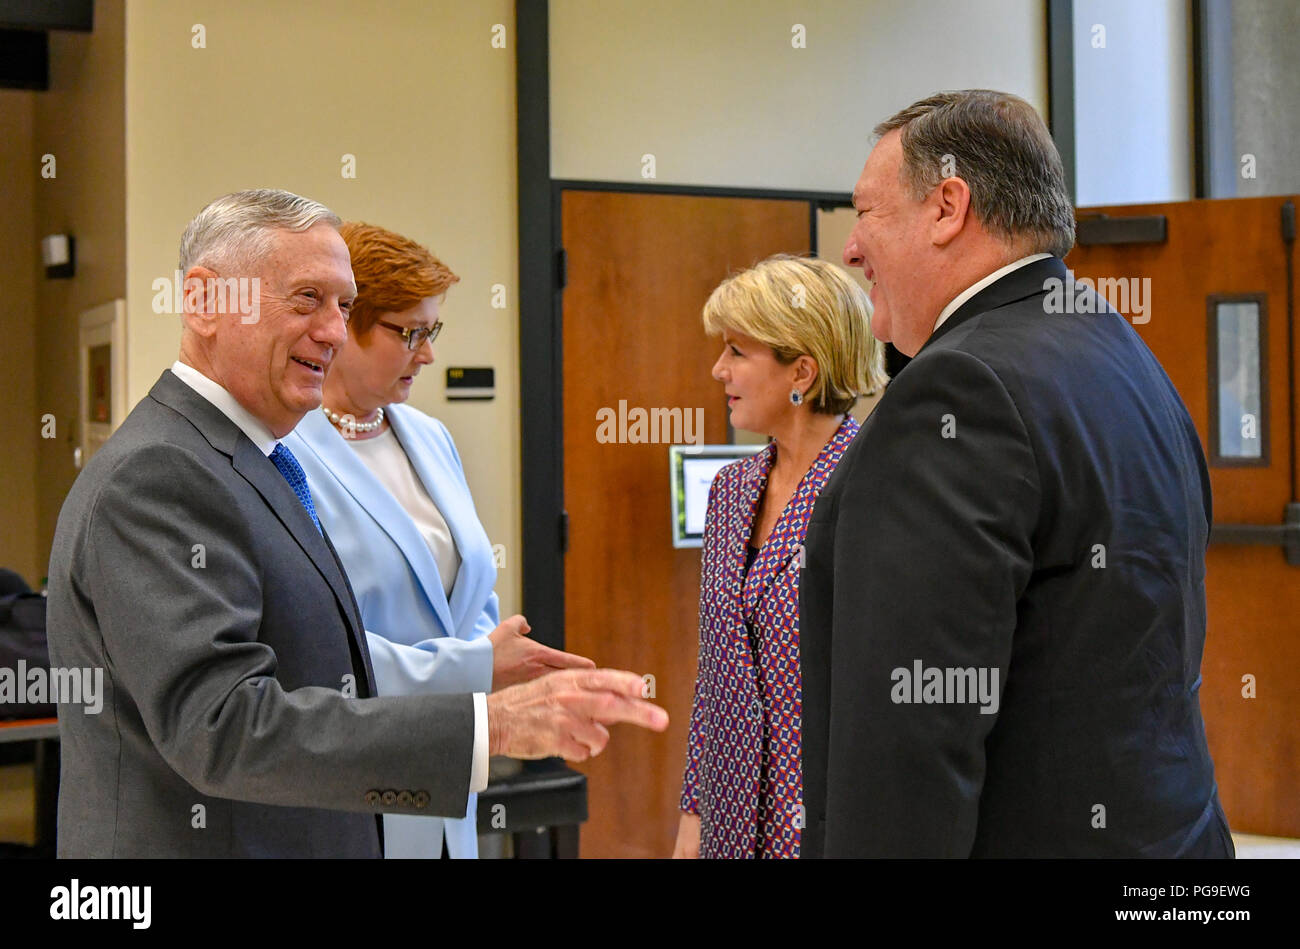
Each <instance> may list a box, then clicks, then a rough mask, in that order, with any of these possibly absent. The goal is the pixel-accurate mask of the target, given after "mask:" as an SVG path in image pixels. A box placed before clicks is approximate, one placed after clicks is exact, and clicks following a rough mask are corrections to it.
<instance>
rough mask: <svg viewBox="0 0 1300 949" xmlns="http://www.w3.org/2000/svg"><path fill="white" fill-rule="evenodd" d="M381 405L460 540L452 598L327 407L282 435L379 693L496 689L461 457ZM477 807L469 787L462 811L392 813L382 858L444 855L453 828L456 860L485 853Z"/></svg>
mask: <svg viewBox="0 0 1300 949" xmlns="http://www.w3.org/2000/svg"><path fill="white" fill-rule="evenodd" d="M385 412H386V413H387V415H388V419H389V421H390V423H391V424H392V426H393V433H394V434H395V435H396V436H397V440H398V441H399V442H401V444H402V447H403V448H404V449H405V450H406V455H407V457H408V458H410V460H411V463H412V465H414V467H415V472H416V474H417V475H419V478H420V481H421V482H422V483H423V485H424V487H425V490H427V491H428V492H429V495H430V497H432V498H433V503H434V504H436V505H437V507H438V510H439V511H440V512H441V514H442V516H443V518H444V519H445V520H446V521H447V526H448V527H449V528H450V530H451V534H452V538H453V539H454V540H455V542H456V549H457V551H458V552H459V554H460V558H461V563H460V571H459V573H457V574H456V580H455V583H454V585H453V586H452V589H451V601H450V602H448V600H447V597H446V596H445V595H443V592H442V578H441V577H440V576H439V574H438V567H437V564H436V563H435V562H434V559H433V554H432V553H431V552H430V551H429V547H428V545H427V544H426V543H425V541H424V538H423V537H422V536H421V534H420V532H419V530H418V529H417V528H416V526H415V522H414V521H412V520H411V517H410V515H408V514H407V513H406V511H405V509H404V508H402V506H401V505H400V504H399V503H398V502H397V499H396V498H394V497H393V495H392V494H391V493H390V492H389V491H388V489H387V488H385V487H384V486H383V485H382V484H381V483H380V482H379V480H378V479H377V478H375V476H374V475H373V474H371V472H370V469H369V468H367V467H366V465H365V463H364V462H362V461H361V459H360V458H358V457H357V455H356V453H355V452H354V451H353V449H352V447H351V446H350V445H349V444H348V443H347V442H346V441H345V440H344V439H343V436H342V435H341V434H340V433H339V431H338V429H336V428H335V427H334V426H333V425H331V424H330V421H329V419H327V418H326V417H325V415H324V413H322V412H319V411H316V412H308V413H307V416H306V418H304V419H303V420H302V421H301V422H299V423H298V427H297V428H296V429H294V430H293V432H291V433H290V434H289V435H288V436H286V437H285V438H284V439H283V442H284V444H285V445H286V446H287V447H288V448H289V450H290V451H291V452H293V454H294V456H295V457H296V458H297V459H298V461H299V463H300V464H301V465H302V467H303V470H304V471H305V472H306V473H307V483H308V484H309V485H310V487H311V494H312V499H313V500H314V501H315V503H316V513H317V514H318V515H319V516H320V520H321V523H322V524H323V525H324V527H325V530H326V531H328V532H329V536H330V540H331V541H332V542H333V544H334V547H335V548H336V549H337V550H338V554H339V558H340V559H341V560H342V561H343V568H344V570H345V571H346V572H347V575H348V581H349V582H350V583H351V584H352V590H353V592H354V593H355V594H356V598H357V605H358V606H359V607H360V609H361V620H362V623H363V625H364V626H365V628H366V640H367V642H368V644H369V646H370V657H371V661H372V663H373V665H374V669H375V683H376V686H377V688H378V692H379V694H380V695H410V694H414V693H431V692H433V693H443V694H445V693H458V692H490V691H491V689H492V643H491V642H490V641H489V640H488V638H487V634H488V633H490V632H492V630H493V629H495V628H496V626H497V624H498V623H499V622H500V620H499V619H498V616H497V610H498V607H497V595H496V593H494V592H493V590H492V587H493V586H494V585H495V583H496V578H497V571H496V566H495V563H494V560H493V556H492V545H491V544H490V543H489V542H488V537H487V534H486V533H484V531H483V525H482V524H480V523H479V520H478V515H477V514H475V512H474V502H473V499H472V498H471V497H470V493H469V485H467V484H466V483H465V472H464V469H463V468H462V466H461V462H460V455H459V454H457V452H456V446H455V444H454V443H453V442H452V440H451V435H450V434H449V433H448V432H447V428H446V426H444V425H443V424H442V423H441V422H439V421H438V420H437V419H434V418H430V417H429V416H428V415H425V414H424V413H423V412H420V411H419V410H417V409H413V408H411V407H409V406H406V405H391V406H388V407H387V408H386V409H385ZM477 806H478V800H477V795H474V794H471V795H470V796H469V803H468V808H467V809H466V812H465V817H464V818H458V819H447V820H444V819H443V818H439V817H412V816H407V815H397V814H387V815H385V816H384V851H385V854H386V856H388V857H437V856H439V855H441V853H442V839H443V833H444V831H445V833H446V838H447V852H448V853H449V854H451V856H452V857H457V858H471V859H472V858H475V857H477V856H478V836H477V831H476V808H477Z"/></svg>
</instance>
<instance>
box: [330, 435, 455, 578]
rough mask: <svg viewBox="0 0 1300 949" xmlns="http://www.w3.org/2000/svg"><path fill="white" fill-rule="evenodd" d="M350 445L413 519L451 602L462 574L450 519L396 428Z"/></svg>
mask: <svg viewBox="0 0 1300 949" xmlns="http://www.w3.org/2000/svg"><path fill="white" fill-rule="evenodd" d="M347 443H348V444H349V445H351V446H352V450H353V451H355V452H356V453H357V457H358V458H360V459H361V461H362V462H363V463H364V464H365V466H366V467H367V468H369V469H370V472H371V474H373V475H374V476H375V477H376V478H378V479H379V483H380V484H382V485H383V486H384V487H385V488H387V489H388V493H389V494H391V495H392V496H393V497H394V498H396V499H397V503H398V504H400V505H401V506H402V510H404V511H406V513H407V514H409V515H410V516H411V520H412V521H414V522H415V526H416V529H417V530H419V532H420V536H421V537H423V538H424V542H425V544H426V545H428V548H429V553H431V554H433V561H434V563H436V564H437V565H438V578H439V579H440V580H442V592H443V595H444V596H446V597H447V598H448V599H451V588H452V585H453V584H454V583H455V582H456V574H458V573H459V572H460V552H459V551H457V550H456V541H455V539H454V538H453V537H452V536H451V528H450V527H448V526H447V519H446V518H444V517H443V516H442V512H441V511H439V510H438V505H436V504H434V503H433V498H431V497H430V496H429V491H428V489H427V488H425V486H424V484H423V482H421V481H420V476H419V475H417V474H416V473H415V467H414V466H413V465H412V464H411V459H410V457H408V456H407V454H406V450H405V449H404V448H402V443H401V442H399V441H398V440H397V436H396V435H395V434H394V433H393V429H392V426H389V427H388V428H386V429H384V431H383V432H382V433H381V434H379V435H376V436H375V437H374V438H349V439H347Z"/></svg>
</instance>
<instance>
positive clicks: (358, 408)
mask: <svg viewBox="0 0 1300 949" xmlns="http://www.w3.org/2000/svg"><path fill="white" fill-rule="evenodd" d="M339 233H340V234H342V236H343V239H344V241H346V242H347V245H348V251H349V253H350V254H351V256H352V273H353V276H354V278H355V280H356V284H357V298H356V302H355V303H354V304H353V308H352V313H351V316H350V318H349V320H348V340H347V343H346V344H345V345H344V346H343V347H342V348H340V349H339V351H338V352H337V353H336V354H335V356H334V358H333V361H332V363H331V364H330V366H329V369H328V371H327V374H326V377H325V385H324V402H323V404H322V405H321V411H319V412H313V413H310V414H308V415H307V417H306V418H304V419H303V420H302V422H300V423H299V424H298V427H297V428H296V429H295V430H294V431H293V432H292V433H291V434H290V435H289V436H288V437H287V438H285V439H284V442H285V444H286V445H287V446H288V447H289V448H290V450H291V451H292V452H293V453H294V455H295V456H296V457H297V459H298V461H299V463H300V464H301V465H302V467H303V470H304V471H305V472H306V474H307V480H308V482H309V483H310V484H311V492H312V499H313V500H314V501H315V503H316V513H317V514H318V516H319V517H320V520H321V523H322V524H323V525H324V527H325V529H326V531H327V532H328V534H329V537H330V539H331V540H332V541H333V543H334V545H335V548H336V550H337V553H338V555H339V559H340V560H341V561H342V562H343V567H344V569H345V570H346V572H347V575H348V580H349V582H350V583H351V584H352V589H353V592H354V593H355V595H356V598H357V606H358V608H359V609H360V611H361V618H362V621H363V623H364V624H365V627H366V638H367V642H368V645H369V647H370V655H371V660H372V665H373V667H374V674H375V684H376V686H377V689H378V693H379V695H381V696H383V695H407V694H413V693H431V692H432V693H465V692H472V693H486V692H490V691H492V690H493V689H499V688H504V687H506V686H509V685H513V684H515V683H518V682H524V681H527V680H529V679H533V678H535V677H537V676H539V675H542V674H544V673H546V672H550V671H553V670H555V669H563V668H575V667H589V666H592V665H593V663H592V662H591V661H590V660H587V659H583V658H581V657H578V656H572V655H570V654H568V653H565V652H560V651H558V650H555V649H550V648H548V647H547V646H544V645H542V644H540V643H537V642H534V641H533V640H531V639H529V638H528V632H529V626H528V623H527V622H526V621H525V619H524V618H523V617H522V616H512V617H510V618H509V619H507V620H506V621H505V622H499V621H498V614H497V610H498V607H497V595H496V593H494V592H493V589H492V588H493V585H494V584H495V582H496V565H495V561H494V559H493V556H492V546H491V544H490V543H489V542H488V538H487V534H486V533H484V531H483V526H482V525H481V524H480V523H479V520H478V516H477V514H476V513H475V511H474V502H473V499H472V498H471V496H470V490H469V485H468V484H467V483H466V481H465V472H464V469H463V468H462V466H461V462H460V455H459V454H458V453H457V451H456V445H455V443H454V442H453V441H452V438H451V435H450V433H449V432H448V431H447V428H446V426H445V425H443V424H442V423H441V422H440V421H438V420H437V419H435V418H432V417H430V416H428V415H426V414H424V413H423V412H420V411H419V410H417V409H414V408H412V407H410V406H408V405H406V404H404V403H405V402H406V400H407V398H408V396H409V395H410V394H411V387H412V386H413V385H414V383H415V378H416V376H418V375H419V374H420V371H421V370H422V369H423V368H424V367H425V366H427V365H429V364H430V363H432V362H433V340H434V339H435V337H437V335H438V332H439V331H440V330H441V329H442V319H441V318H440V309H441V307H442V303H443V301H444V300H445V299H446V294H447V290H448V288H450V287H451V285H452V284H454V283H456V282H457V281H458V280H459V278H458V277H457V276H456V275H455V274H454V273H452V272H451V270H450V269H449V268H448V267H447V266H446V265H445V264H443V263H442V261H440V260H438V258H437V257H435V256H434V255H433V254H431V253H430V252H429V251H428V250H427V249H426V248H424V247H422V246H421V245H419V244H418V243H416V242H415V241H413V240H410V239H409V238H406V237H403V236H401V235H400V234H395V233H393V232H392V231H388V230H385V229H384V228H381V227H375V226H373V225H370V224H359V223H355V222H348V223H345V224H344V225H343V226H342V227H340V228H339ZM477 700H478V699H476V701H477ZM486 770H487V749H486V747H483V748H480V749H477V750H476V754H475V762H474V770H473V775H472V777H471V786H473V785H474V784H475V783H476V781H477V780H478V779H480V778H484V779H485V778H486ZM476 807H477V800H476V797H475V795H473V794H471V795H470V796H469V806H468V808H467V810H466V813H465V816H464V817H463V818H460V819H455V820H443V819H441V818H437V817H413V816H407V815H397V814H388V815H385V817H384V852H385V856H388V857H437V856H439V855H440V854H446V855H448V856H451V857H470V858H473V857H476V856H477V855H478V837H477V829H476Z"/></svg>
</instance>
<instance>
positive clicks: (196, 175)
mask: <svg viewBox="0 0 1300 949" xmlns="http://www.w3.org/2000/svg"><path fill="white" fill-rule="evenodd" d="M498 23H501V24H504V25H505V26H506V30H507V32H506V42H507V46H506V48H505V49H497V48H493V46H492V27H493V25H494V24H498ZM196 24H201V25H202V26H203V27H204V28H205V30H206V37H205V39H206V48H203V49H196V48H194V47H193V45H192V37H193V35H194V34H193V27H194V25H196ZM513 34H514V5H513V3H511V2H510V0H488V2H475V3H463V2H455V0H436V2H430V0H385V2H383V3H378V4H373V3H372V4H362V3H355V2H353V0H318V2H313V3H310V4H304V3H298V2H292V0H228V2H223V3H220V4H213V3H210V2H202V0H167V2H162V0H131V2H130V4H129V5H128V9H127V41H126V48H127V76H126V89H127V102H128V115H127V151H128V154H129V156H130V158H129V161H128V163H127V171H126V182H127V194H128V201H127V212H126V218H127V247H128V249H129V257H128V262H127V275H128V276H127V283H128V287H127V303H128V321H127V326H128V346H127V349H128V354H129V355H128V361H129V370H128V372H129V380H130V385H129V392H128V401H129V402H130V403H131V404H134V403H135V402H137V401H138V400H139V399H140V398H141V397H143V396H144V395H145V393H147V392H148V390H149V387H150V386H151V385H152V384H153V383H154V381H155V380H156V379H157V377H158V374H159V373H160V372H161V371H162V370H163V369H164V368H166V367H167V366H169V365H170V364H171V362H172V360H174V359H175V358H176V352H177V346H178V343H179V338H180V335H179V324H178V321H177V318H176V317H175V316H172V315H158V314H155V313H154V312H153V311H152V307H151V303H152V300H153V291H152V289H151V288H152V284H153V281H154V280H155V279H157V278H159V277H171V275H172V272H173V269H174V268H175V266H176V248H177V243H178V241H179V238H180V235H181V231H182V230H183V229H184V227H185V224H186V223H187V222H188V221H189V219H190V218H191V217H192V216H193V215H194V213H195V212H196V211H198V209H199V208H200V207H202V206H203V205H204V204H206V203H207V202H208V201H209V200H211V199H212V198H215V197H217V196H218V195H221V194H224V193H226V192H229V191H234V190H238V189H240V188H252V187H278V188H287V189H289V190H291V191H296V192H299V193H301V194H305V195H307V196H309V197H312V198H315V199H316V200H318V201H322V202H324V203H325V204H327V205H329V206H330V207H331V208H333V209H334V210H335V211H337V212H338V213H339V214H340V215H342V216H343V217H344V218H359V219H363V220H366V221H369V222H371V223H374V224H379V225H382V226H384V227H388V228H391V229H393V230H396V231H399V232H401V233H403V234H406V235H408V236H410V237H412V238H414V239H416V240H418V241H420V242H421V243H424V244H426V245H428V246H429V247H430V248H431V249H432V250H433V252H434V253H435V254H437V255H438V256H439V257H441V258H442V259H443V260H444V261H445V262H446V263H447V264H448V265H449V266H450V267H451V268H452V269H453V270H455V271H456V273H457V274H459V275H460V277H461V282H460V283H458V284H457V285H456V286H455V287H453V288H452V290H451V292H450V294H449V295H448V298H447V302H446V304H445V305H444V306H443V308H442V316H443V319H444V320H445V321H446V327H445V328H444V330H443V332H442V335H441V336H440V337H439V338H438V343H437V347H436V348H437V362H436V363H434V364H433V365H432V366H430V367H428V368H426V370H425V371H424V373H423V374H422V376H421V377H420V380H419V382H418V383H417V385H416V386H415V389H414V391H413V393H412V396H411V404H412V405H414V406H415V407H417V408H419V409H421V410H423V411H425V412H428V413H429V414H431V415H434V416H436V417H438V418H440V419H442V420H443V421H444V422H445V423H446V424H447V427H448V428H449V429H450V430H451V432H452V435H453V437H454V438H455V439H456V443H457V447H458V448H459V450H460V454H461V457H462V459H463V461H464V463H465V469H466V475H467V477H468V479H469V483H470V485H471V487H472V490H473V492H474V499H475V503H476V506H477V508H478V513H479V517H480V519H481V520H482V522H483V525H484V527H485V529H486V530H487V533H488V536H489V537H490V538H491V540H492V542H493V543H494V544H504V545H505V548H506V551H505V558H506V566H505V568H504V569H502V570H501V571H500V578H499V582H498V584H497V592H498V594H499V595H500V597H501V607H502V611H503V613H504V612H505V611H511V612H513V611H516V610H518V609H519V602H518V592H517V591H518V588H519V582H518V577H519V560H520V558H519V530H520V528H519V494H520V492H519V484H520V481H519V478H520V471H519V447H518V446H519V422H518V419H519V411H518V404H519V393H518V388H517V378H518V374H519V373H518V355H517V352H518V343H517V336H518V316H517V314H518V309H517V305H516V304H517V300H516V280H517V278H516V274H517V271H518V264H517V254H516V243H517V241H516V225H515V217H516V186H515V104H514V76H515V69H514V55H515V50H514V35H513ZM345 154H351V155H354V156H355V157H356V178H355V179H346V178H344V177H343V176H342V174H341V170H342V156H344V155H345ZM494 284H503V285H504V286H505V287H506V292H507V297H506V300H507V304H508V305H507V307H506V308H505V309H493V308H492V306H491V288H492V286H493V285H494ZM448 366H495V367H496V370H497V395H496V399H495V400H494V401H492V402H472V403H464V402H462V403H450V404H449V403H448V402H447V401H446V399H445V398H444V385H445V381H444V380H445V373H444V370H445V369H446V367H448Z"/></svg>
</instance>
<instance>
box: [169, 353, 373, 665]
mask: <svg viewBox="0 0 1300 949" xmlns="http://www.w3.org/2000/svg"><path fill="white" fill-rule="evenodd" d="M149 395H150V396H151V397H153V398H154V399H156V400H157V401H158V402H161V403H162V404H164V405H166V406H168V407H170V408H172V409H174V410H175V411H177V412H179V413H180V414H181V415H183V416H185V417H186V418H187V419H189V420H190V422H191V423H192V424H193V425H194V427H195V428H197V429H198V430H199V432H200V433H201V434H202V435H203V437H204V438H206V439H207V440H208V443H209V444H210V445H212V447H213V448H215V449H216V450H217V451H219V452H221V453H222V454H224V455H226V456H228V457H229V458H230V461H231V465H232V466H233V467H234V469H235V470H236V471H237V472H239V474H240V475H241V476H242V477H243V478H244V480H246V481H247V482H248V483H249V484H250V485H252V486H253V488H254V489H255V490H256V491H257V493H258V494H259V495H261V497H262V500H263V501H265V502H266V505H267V507H269V508H270V509H271V513H273V514H274V515H275V516H276V519H277V520H279V521H280V523H281V524H283V525H284V526H285V529H286V530H288V531H289V534H290V535H291V536H292V537H293V539H294V540H295V541H296V542H297V543H298V546H299V547H301V548H302V550H303V553H305V554H306V555H307V557H308V559H309V560H311V562H312V564H313V565H314V566H315V567H316V569H317V570H318V571H320V574H321V576H322V577H324V579H325V582H326V583H328V584H329V586H330V589H331V590H332V591H333V592H334V596H335V597H336V599H337V600H338V604H339V609H340V610H341V611H342V613H343V616H344V617H345V619H346V621H347V625H348V635H349V636H350V637H351V638H352V642H353V645H354V646H356V647H358V648H359V651H360V653H361V655H362V657H363V662H362V666H363V667H364V668H365V670H366V672H367V674H369V673H370V666H369V649H368V648H367V647H366V644H365V640H364V636H365V631H364V629H363V628H362V626H361V617H360V615H359V614H358V613H357V610H356V604H355V601H354V600H353V599H352V591H351V589H350V588H349V587H348V583H347V579H346V578H345V577H344V576H343V573H342V570H341V568H340V567H339V566H338V562H337V560H336V559H335V557H334V555H333V553H332V548H331V547H330V546H329V544H328V542H327V541H326V540H325V538H324V537H322V536H321V534H320V532H319V531H317V530H316V525H315V524H313V523H312V520H311V517H310V516H309V515H308V514H307V509H306V508H304V507H303V506H302V502H301V501H299V500H298V496H297V495H296V494H294V493H293V488H291V487H289V482H287V481H286V480H284V476H283V475H281V474H280V472H279V469H277V468H276V467H275V465H274V464H272V463H271V459H269V458H267V457H266V456H265V455H263V454H262V452H261V451H260V450H259V449H258V447H257V446H256V445H254V444H253V443H252V442H251V441H249V440H248V436H246V435H245V434H244V433H243V432H242V431H241V430H240V428H239V426H238V425H236V424H235V423H234V422H232V421H231V420H230V419H228V418H227V417H226V416H225V414H224V413H223V412H221V410H220V409H218V408H217V407H216V406H215V405H213V404H212V403H211V402H209V401H208V400H207V399H205V398H203V396H201V395H199V394H198V393H197V392H195V391H194V390H193V389H191V388H190V387H189V386H188V385H186V384H185V383H183V382H181V381H180V380H179V379H177V378H176V376H175V374H173V373H172V371H171V370H170V369H168V370H165V371H164V372H163V374H162V377H161V378H160V379H159V380H158V382H157V383H155V384H154V387H153V389H151V390H150V392H149ZM372 681H373V679H372Z"/></svg>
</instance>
